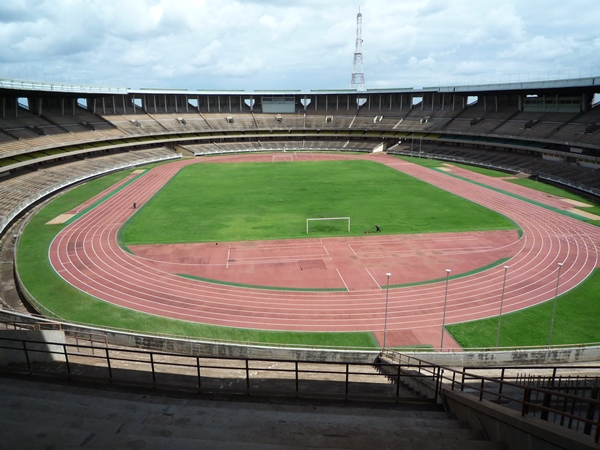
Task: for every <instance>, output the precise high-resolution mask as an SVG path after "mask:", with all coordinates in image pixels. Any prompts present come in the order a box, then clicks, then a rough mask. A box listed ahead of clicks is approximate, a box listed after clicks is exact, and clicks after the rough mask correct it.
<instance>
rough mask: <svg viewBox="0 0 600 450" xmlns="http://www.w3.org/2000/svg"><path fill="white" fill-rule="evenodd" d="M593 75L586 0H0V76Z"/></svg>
mask: <svg viewBox="0 0 600 450" xmlns="http://www.w3.org/2000/svg"><path fill="white" fill-rule="evenodd" d="M359 7H360V11H361V13H362V15H363V16H362V19H363V30H362V37H363V59H364V74H365V80H366V86H367V88H368V89H369V88H370V89H374V88H402V87H414V88H417V87H423V86H440V85H460V84H472V83H477V84H479V83H497V82H509V81H513V82H514V81H533V80H545V79H558V78H561V79H562V78H576V77H579V76H591V75H594V76H597V75H600V31H599V30H600V24H599V19H600V1H598V0H568V1H565V0H327V1H323V0H319V1H317V0H296V1H292V0H0V42H1V43H2V45H1V46H0V77H1V78H10V79H21V80H39V81H47V82H52V83H70V84H85V85H103V86H113V87H129V88H134V89H138V88H163V89H164V88H171V89H175V88H182V89H193V90H196V89H200V90H204V89H206V90H221V89H224V90H246V91H252V90H264V89H290V90H291V89H298V90H303V91H305V90H311V89H346V88H349V87H350V81H351V73H352V65H353V59H354V48H355V42H356V14H357V12H358V9H359Z"/></svg>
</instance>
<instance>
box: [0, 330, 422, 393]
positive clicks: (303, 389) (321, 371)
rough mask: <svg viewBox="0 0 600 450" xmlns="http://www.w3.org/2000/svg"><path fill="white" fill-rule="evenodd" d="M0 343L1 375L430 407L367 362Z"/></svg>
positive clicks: (36, 342) (0, 340)
mask: <svg viewBox="0 0 600 450" xmlns="http://www.w3.org/2000/svg"><path fill="white" fill-rule="evenodd" d="M81 342H82V340H79V342H77V343H65V342H47V341H44V340H25V339H19V338H10V337H0V354H3V358H2V361H3V362H2V363H0V372H5V373H17V374H25V375H42V376H44V377H54V378H62V379H69V380H72V381H77V380H82V381H93V382H100V383H110V384H114V385H124V386H141V387H148V388H154V389H161V390H177V391H184V392H194V393H196V392H197V393H220V394H247V395H282V396H294V397H304V398H309V397H310V398H312V397H318V398H333V399H347V400H369V401H378V402H400V401H403V402H431V399H426V398H422V397H418V396H415V395H414V394H413V393H410V392H408V391H407V390H405V389H403V388H402V387H401V384H400V383H398V382H397V381H398V380H399V377H400V372H399V371H398V373H397V376H396V377H394V376H392V377H390V376H389V375H387V374H385V373H382V372H381V371H378V367H377V365H374V364H373V363H370V362H325V361H300V360H297V359H270V358H231V357H220V356H194V355H184V354H178V353H167V352H157V351H149V350H148V351H146V350H138V349H131V348H117V347H109V346H107V345H97V344H98V342H96V343H94V342H90V344H82V343H81Z"/></svg>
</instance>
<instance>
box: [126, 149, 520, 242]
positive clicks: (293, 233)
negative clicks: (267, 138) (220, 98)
mask: <svg viewBox="0 0 600 450" xmlns="http://www.w3.org/2000/svg"><path fill="white" fill-rule="evenodd" d="M317 217H350V218H351V224H352V226H351V232H350V235H363V234H364V232H365V231H366V230H371V229H372V228H373V226H374V225H375V224H377V225H379V226H380V227H381V229H382V231H383V232H384V233H388V234H403V233H434V232H442V231H476V230H499V229H513V228H515V224H514V223H513V222H511V221H510V220H508V219H507V218H506V217H504V216H501V215H499V214H498V213H496V212H493V211H490V210H488V209H486V208H483V207H481V206H479V205H477V204H475V203H472V202H469V201H467V200H465V199H462V198H460V197H458V196H456V195H453V194H450V193H448V192H446V191H443V190H441V189H438V188H436V187H434V186H431V185H429V184H427V183H424V182H422V181H419V180H417V179H415V178H412V177H409V176H407V175H404V174H402V173H400V172H398V171H396V170H393V169H391V168H389V167H386V166H383V165H381V164H378V163H375V162H370V161H325V162H295V163H293V164H286V163H277V164H274V163H242V164H195V165H191V166H187V167H185V168H184V169H183V170H182V171H181V172H180V173H179V174H178V175H177V176H176V177H175V178H174V179H172V180H171V181H170V182H169V183H168V184H167V185H166V186H165V187H164V188H163V189H162V190H161V191H160V192H159V193H158V194H157V195H156V196H154V197H153V198H152V199H151V200H150V201H149V202H148V203H147V204H146V205H143V207H142V208H141V209H140V211H139V212H138V213H137V214H136V215H135V216H134V217H133V218H132V219H131V220H130V221H129V222H128V223H127V225H126V226H125V227H124V230H123V232H122V234H121V239H122V241H123V242H124V243H125V244H126V245H128V244H152V243H181V242H211V241H214V242H218V241H237V240H255V239H282V238H299V237H306V236H309V237H322V236H335V235H347V224H346V222H343V221H335V222H334V221H331V222H330V221H327V222H311V225H310V230H311V233H309V234H308V235H307V234H306V219H307V218H317Z"/></svg>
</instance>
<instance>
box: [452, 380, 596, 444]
mask: <svg viewBox="0 0 600 450" xmlns="http://www.w3.org/2000/svg"><path fill="white" fill-rule="evenodd" d="M442 396H443V399H444V404H445V405H446V406H447V408H448V409H449V410H450V411H451V412H453V413H454V414H455V415H456V417H457V418H458V419H459V420H461V421H464V422H468V423H469V425H470V427H471V429H472V430H474V431H480V432H482V433H484V435H485V436H487V438H488V439H489V440H490V441H492V442H502V443H504V444H505V445H506V448H509V449H511V450H558V449H588V448H589V449H598V445H597V444H594V442H593V439H592V437H591V436H587V435H585V434H582V433H578V432H575V431H573V430H570V429H568V428H565V427H560V426H556V425H555V424H552V423H548V422H545V421H543V420H541V419H539V418H530V417H522V416H521V413H520V412H518V411H512V410H510V409H509V408H506V407H504V406H501V405H496V404H494V403H492V402H489V401H482V402H480V401H478V399H477V398H476V397H474V396H472V395H469V394H465V393H463V392H460V391H451V390H447V389H444V391H443V394H442Z"/></svg>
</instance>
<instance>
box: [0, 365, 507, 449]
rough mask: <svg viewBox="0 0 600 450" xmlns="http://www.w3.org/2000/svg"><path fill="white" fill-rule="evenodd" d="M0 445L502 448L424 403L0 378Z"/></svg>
mask: <svg viewBox="0 0 600 450" xmlns="http://www.w3.org/2000/svg"><path fill="white" fill-rule="evenodd" d="M0 396H1V398H2V402H0V427H1V429H2V440H1V442H0V447H1V448H3V449H5V448H6V449H13V448H19V449H21V448H71V447H77V448H79V447H82V448H86V449H106V448H130V449H153V448H161V449H166V448H178V449H188V448H190V449H191V448H194V449H197V448H207V449H240V448H243V449H284V448H285V449H301V448H311V449H319V448H327V449H370V448H405V449H415V448H417V449H419V450H429V449H450V450H451V449H457V450H458V449H461V450H463V449H464V450H468V449H502V448H504V447H503V446H502V445H501V444H496V443H491V442H487V441H484V440H482V437H481V436H477V435H475V434H474V433H473V432H471V431H470V430H469V429H467V428H464V427H463V426H461V424H460V423H459V422H458V421H457V420H456V419H454V418H453V417H451V416H449V415H448V414H447V413H446V412H444V411H443V410H442V409H441V408H440V406H439V405H434V404H432V403H424V402H416V403H408V404H403V403H381V402H379V403H370V402H352V401H337V400H323V399H321V400H317V399H314V400H313V399H303V400H300V399H295V398H288V397H258V396H257V397H255V396H241V395H240V396H217V397H215V396H199V395H194V394H189V393H186V394H182V393H176V392H170V393H168V394H166V393H162V395H161V394H160V393H158V392H156V391H152V390H143V391H142V390H139V389H138V390H135V389H131V388H129V389H116V388H114V387H107V386H106V385H104V386H102V385H82V384H76V385H73V384H64V383H60V382H55V381H54V382H50V381H46V380H40V379H37V380H36V379H33V378H28V379H23V378H16V377H2V379H1V382H0Z"/></svg>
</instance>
